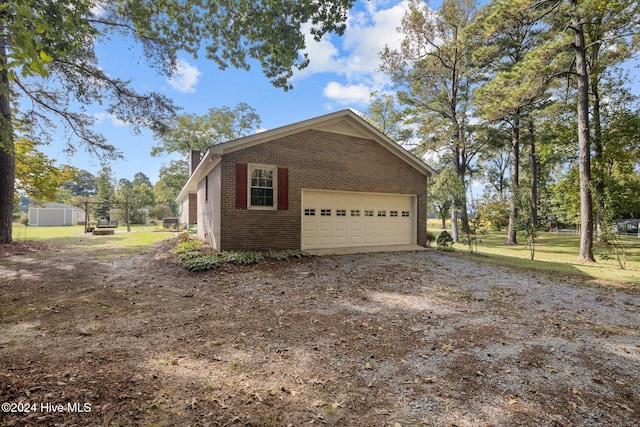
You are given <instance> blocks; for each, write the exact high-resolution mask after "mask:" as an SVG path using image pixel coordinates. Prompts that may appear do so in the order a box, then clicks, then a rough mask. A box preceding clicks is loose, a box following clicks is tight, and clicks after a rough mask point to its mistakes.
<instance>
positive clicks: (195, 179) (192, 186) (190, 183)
mask: <svg viewBox="0 0 640 427" xmlns="http://www.w3.org/2000/svg"><path fill="white" fill-rule="evenodd" d="M218 163H220V156H219V155H217V154H215V153H213V152H212V150H211V148H210V149H209V150H207V152H206V153H205V154H204V156H203V157H202V160H201V161H200V163H199V164H198V167H197V168H196V170H194V171H193V173H192V174H191V176H190V177H189V179H188V180H187V183H186V184H185V185H184V186H183V187H182V190H180V194H178V197H176V201H177V202H178V203H180V202H181V201H182V200H183V199H184V198H185V197H188V196H189V194H194V193H197V192H198V183H199V182H200V181H201V180H202V179H204V177H205V176H206V175H207V174H208V173H209V172H211V170H212V169H213V168H215V167H216V166H217V165H218Z"/></svg>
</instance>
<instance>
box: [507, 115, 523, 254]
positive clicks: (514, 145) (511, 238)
mask: <svg viewBox="0 0 640 427" xmlns="http://www.w3.org/2000/svg"><path fill="white" fill-rule="evenodd" d="M511 130H512V133H511V203H510V209H509V227H508V229H507V241H506V244H507V245H517V244H518V237H517V230H516V221H517V220H518V203H517V199H518V186H519V181H520V118H519V117H516V118H515V119H514V121H513V125H512V128H511Z"/></svg>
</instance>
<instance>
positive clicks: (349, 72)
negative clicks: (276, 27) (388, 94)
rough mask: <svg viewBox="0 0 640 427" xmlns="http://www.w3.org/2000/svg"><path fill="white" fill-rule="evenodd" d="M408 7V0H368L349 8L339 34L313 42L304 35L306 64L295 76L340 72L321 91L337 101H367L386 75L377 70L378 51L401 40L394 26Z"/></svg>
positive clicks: (383, 82) (397, 45)
mask: <svg viewBox="0 0 640 427" xmlns="http://www.w3.org/2000/svg"><path fill="white" fill-rule="evenodd" d="M407 10H408V0H402V1H400V2H395V4H393V5H390V4H389V1H384V0H379V1H376V0H370V1H367V2H363V7H361V8H359V9H358V10H353V9H352V10H351V11H350V12H349V16H348V20H347V29H346V31H345V34H344V35H343V36H342V37H337V36H325V37H323V38H322V40H320V42H316V41H315V40H313V38H312V37H311V36H310V35H309V36H307V40H306V42H307V49H306V51H305V52H306V53H307V54H308V55H309V59H310V64H309V67H307V68H305V69H304V70H302V71H301V72H298V73H296V76H295V79H296V80H301V79H304V78H306V77H309V76H311V75H314V74H320V73H333V74H337V75H339V76H343V77H344V79H345V80H346V81H345V82H343V83H338V82H337V81H336V80H337V78H334V81H333V82H331V83H329V84H328V85H327V86H326V87H325V89H324V95H325V96H327V97H328V98H330V99H331V100H333V101H335V102H338V103H340V104H346V103H349V102H356V103H368V102H369V94H370V93H371V92H373V91H384V88H385V86H387V85H388V84H389V79H388V77H387V76H386V75H385V74H383V73H381V72H380V71H378V69H379V68H380V58H379V53H380V52H381V51H382V50H383V49H384V48H385V46H389V47H390V48H391V49H395V48H398V47H399V46H400V43H401V41H402V37H401V35H400V34H399V33H398V31H397V28H398V27H399V26H400V25H401V21H402V17H403V16H404V15H405V13H406V11H407Z"/></svg>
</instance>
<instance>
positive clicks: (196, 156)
mask: <svg viewBox="0 0 640 427" xmlns="http://www.w3.org/2000/svg"><path fill="white" fill-rule="evenodd" d="M201 158H202V156H201V154H200V150H191V153H189V167H190V169H189V175H190V176H191V175H193V172H195V170H196V168H197V167H198V165H199V164H200V160H201Z"/></svg>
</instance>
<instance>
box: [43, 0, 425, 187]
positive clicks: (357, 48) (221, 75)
mask: <svg viewBox="0 0 640 427" xmlns="http://www.w3.org/2000/svg"><path fill="white" fill-rule="evenodd" d="M434 7H435V6H434ZM405 9H406V1H402V2H399V1H397V0H370V1H360V2H358V3H357V4H356V7H355V8H354V9H352V10H351V11H350V13H349V19H348V27H347V31H346V33H345V34H344V35H343V36H342V37H336V36H331V37H325V38H323V40H321V41H320V42H319V43H317V42H315V41H314V40H313V39H312V38H311V37H309V38H308V43H307V53H308V54H309V57H310V60H311V63H310V65H309V66H308V67H307V68H306V69H304V70H302V71H300V72H297V73H296V75H295V76H294V78H293V80H292V83H293V85H294V89H293V90H289V91H288V92H284V91H283V90H282V89H278V88H275V87H273V86H272V85H271V84H270V83H269V81H268V80H267V78H266V77H264V76H263V74H262V71H261V69H260V67H259V64H257V66H254V67H252V69H251V71H244V70H237V69H233V68H228V69H227V70H225V71H220V70H219V69H218V68H217V66H216V64H215V63H214V62H212V61H208V60H206V59H205V58H198V59H194V58H193V57H191V56H189V55H187V54H184V55H179V68H178V70H177V72H176V74H175V75H174V77H173V78H172V79H171V80H168V79H167V78H166V77H164V76H161V75H158V74H157V73H156V72H155V71H154V70H152V69H151V68H149V67H148V66H147V65H146V64H145V63H144V61H143V60H139V58H138V57H137V56H136V55H135V50H134V51H133V52H132V51H130V50H129V46H128V45H126V44H124V43H121V42H118V41H114V42H112V43H109V44H105V45H102V46H99V47H98V49H97V54H98V57H99V60H100V65H101V66H102V67H103V68H104V69H105V71H106V72H107V73H109V74H110V75H111V76H117V77H120V78H123V79H127V80H131V82H132V85H133V87H135V88H136V89H138V90H141V91H157V92H160V93H163V94H165V95H166V96H168V97H170V98H172V99H173V100H174V102H175V103H176V104H177V105H178V106H180V107H181V108H182V109H183V110H182V113H195V114H205V113H206V112H207V111H208V109H209V108H212V107H222V106H229V107H234V106H236V105H237V104H238V103H240V102H245V103H247V104H249V105H250V106H252V107H253V108H254V109H255V110H256V111H257V113H258V114H259V115H260V117H261V119H262V126H261V128H262V129H272V128H275V127H279V126H283V125H287V124H290V123H294V122H297V121H300V120H305V119H308V118H312V117H315V116H319V115H322V114H327V113H330V112H332V111H337V110H341V109H344V108H353V109H356V110H361V111H362V110H365V109H366V108H367V107H368V102H369V94H370V92H371V91H373V90H382V89H385V88H386V89H388V81H387V78H386V77H385V76H383V75H382V74H381V73H379V72H377V69H378V54H377V52H378V51H379V50H380V49H382V48H383V47H384V46H385V44H387V45H390V46H397V45H398V34H397V32H396V28H397V27H398V26H399V25H400V19H401V18H402V16H403V14H404V11H405ZM88 112H89V113H90V114H93V115H94V116H95V117H96V118H97V119H98V123H97V125H96V130H98V131H99V132H101V133H102V134H103V135H105V136H106V137H107V138H108V140H109V142H110V143H111V144H113V145H115V146H116V147H118V148H119V149H120V150H121V151H122V152H123V154H124V156H125V159H124V160H116V161H114V162H112V163H111V167H112V170H113V172H114V176H115V177H116V178H117V179H119V178H127V179H132V178H133V176H134V174H135V173H136V172H142V173H144V174H145V175H147V176H148V177H149V178H150V179H151V181H152V182H155V181H156V180H157V178H158V172H159V169H160V167H161V165H162V164H168V163H169V161H170V160H171V159H172V157H169V156H163V157H152V156H151V155H150V151H151V148H152V147H153V146H154V145H156V143H157V142H156V141H155V140H154V139H153V136H152V134H151V133H150V132H143V133H142V134H141V135H135V134H133V133H132V132H131V130H130V129H129V127H128V126H126V125H125V124H124V123H122V122H118V121H117V120H114V119H113V118H112V117H109V116H108V115H107V114H106V113H105V111H104V109H102V108H101V107H100V106H91V107H89V108H88ZM259 130H261V129H256V131H259ZM64 144H65V140H64V138H61V139H60V141H59V142H57V141H56V142H55V143H52V144H50V145H48V146H44V147H41V149H42V151H44V152H45V154H47V155H48V156H49V157H51V158H54V159H56V160H57V162H58V163H59V164H65V163H66V164H72V165H75V166H77V167H79V168H81V169H86V170H88V171H89V172H91V173H93V174H97V173H98V172H99V169H100V163H99V159H96V158H92V157H91V156H90V155H89V154H87V153H85V152H83V151H82V150H78V151H76V153H75V154H74V155H72V156H68V155H67V154H65V153H64V151H63V149H64Z"/></svg>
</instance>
